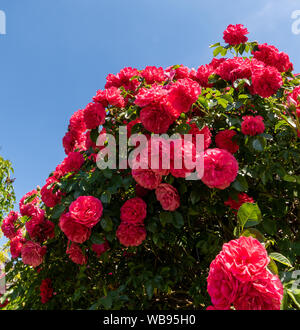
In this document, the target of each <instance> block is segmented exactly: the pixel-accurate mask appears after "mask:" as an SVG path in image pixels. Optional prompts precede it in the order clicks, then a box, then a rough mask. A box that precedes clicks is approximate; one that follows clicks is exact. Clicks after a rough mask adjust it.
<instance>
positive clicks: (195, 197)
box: [190, 190, 201, 205]
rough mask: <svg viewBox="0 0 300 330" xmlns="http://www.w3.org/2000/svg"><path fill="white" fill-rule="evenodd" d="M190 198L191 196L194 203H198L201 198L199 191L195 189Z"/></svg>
mask: <svg viewBox="0 0 300 330" xmlns="http://www.w3.org/2000/svg"><path fill="white" fill-rule="evenodd" d="M190 198H191V202H192V205H195V204H196V203H198V202H199V201H200V199H201V196H200V194H199V191H197V190H193V191H192V192H191V195H190Z"/></svg>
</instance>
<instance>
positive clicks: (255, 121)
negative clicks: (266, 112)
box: [241, 116, 265, 136]
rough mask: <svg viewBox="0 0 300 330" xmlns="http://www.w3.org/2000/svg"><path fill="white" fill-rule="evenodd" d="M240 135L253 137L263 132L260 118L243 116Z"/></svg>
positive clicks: (261, 118) (263, 126)
mask: <svg viewBox="0 0 300 330" xmlns="http://www.w3.org/2000/svg"><path fill="white" fill-rule="evenodd" d="M241 130H242V133H243V134H245V135H250V136H255V135H258V134H262V133H263V132H264V131H265V125H264V119H263V117H262V116H244V117H243V122H242V126H241Z"/></svg>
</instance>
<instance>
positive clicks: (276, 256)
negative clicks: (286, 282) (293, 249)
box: [269, 252, 293, 267]
mask: <svg viewBox="0 0 300 330" xmlns="http://www.w3.org/2000/svg"><path fill="white" fill-rule="evenodd" d="M269 257H270V258H272V259H273V260H275V261H277V262H280V263H281V264H283V265H285V266H288V267H293V266H292V264H291V262H290V261H289V259H288V258H287V257H285V256H284V255H282V254H280V253H278V252H272V253H270V254H269Z"/></svg>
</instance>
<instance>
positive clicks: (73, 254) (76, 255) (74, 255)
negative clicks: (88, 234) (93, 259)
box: [66, 243, 87, 265]
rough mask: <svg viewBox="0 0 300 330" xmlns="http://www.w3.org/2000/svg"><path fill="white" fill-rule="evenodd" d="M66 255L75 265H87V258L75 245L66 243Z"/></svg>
mask: <svg viewBox="0 0 300 330" xmlns="http://www.w3.org/2000/svg"><path fill="white" fill-rule="evenodd" d="M66 253H67V254H68V255H69V258H70V259H71V260H72V261H73V262H74V263H75V264H78V265H84V264H86V263H87V257H86V256H85V255H84V254H83V253H82V250H81V248H80V246H79V245H78V244H77V243H68V248H67V251H66Z"/></svg>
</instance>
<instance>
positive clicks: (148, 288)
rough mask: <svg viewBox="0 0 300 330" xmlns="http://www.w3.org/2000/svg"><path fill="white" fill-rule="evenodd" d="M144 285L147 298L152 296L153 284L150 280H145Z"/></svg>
mask: <svg viewBox="0 0 300 330" xmlns="http://www.w3.org/2000/svg"><path fill="white" fill-rule="evenodd" d="M145 286H146V292H147V295H148V298H149V299H151V298H152V296H153V292H154V288H153V284H152V282H151V281H147V282H146V285H145Z"/></svg>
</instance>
